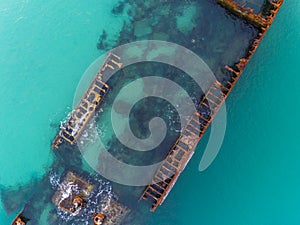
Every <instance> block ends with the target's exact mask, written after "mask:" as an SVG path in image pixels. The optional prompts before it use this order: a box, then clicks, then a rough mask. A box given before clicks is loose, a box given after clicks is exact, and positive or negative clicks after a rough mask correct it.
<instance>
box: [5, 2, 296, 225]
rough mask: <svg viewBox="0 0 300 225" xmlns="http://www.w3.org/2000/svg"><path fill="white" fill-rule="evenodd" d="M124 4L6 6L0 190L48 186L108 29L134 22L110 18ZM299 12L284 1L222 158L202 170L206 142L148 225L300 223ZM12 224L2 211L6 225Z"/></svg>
mask: <svg viewBox="0 0 300 225" xmlns="http://www.w3.org/2000/svg"><path fill="white" fill-rule="evenodd" d="M116 2H117V1H101V3H100V2H99V1H88V2H85V3H84V2H73V1H64V2H59V1H52V2H51V3H44V2H42V1H35V2H30V1H10V2H4V1H0V21H1V24H2V25H1V26H0V54H1V57H0V78H1V84H2V88H1V89H0V96H1V98H0V104H1V110H0V118H1V119H0V120H1V121H0V122H1V126H0V143H1V148H0V151H1V158H0V165H2V169H1V171H0V188H2V187H9V186H16V185H23V184H26V183H27V182H28V181H29V180H30V179H32V178H41V177H42V176H43V174H44V173H45V171H46V170H47V166H49V165H51V164H52V162H53V159H54V157H53V154H52V152H51V151H50V148H49V146H50V142H51V140H52V137H53V136H54V135H55V133H56V126H57V124H59V121H60V120H61V119H62V118H64V117H65V116H66V115H67V113H68V112H69V111H70V109H71V106H72V101H73V95H74V92H75V90H76V86H77V83H78V82H79V80H80V78H81V76H82V74H83V72H84V70H85V69H86V68H87V67H88V65H89V64H90V63H91V62H92V61H93V60H95V59H96V58H97V57H98V56H99V55H100V53H101V52H99V50H97V48H96V43H97V41H98V38H99V36H100V35H101V33H102V30H103V29H105V30H106V31H107V33H108V34H109V38H112V39H114V38H116V37H117V35H118V32H119V31H120V30H121V28H122V26H123V20H124V19H125V20H126V19H127V18H126V17H125V16H123V15H117V16H116V15H112V14H111V13H110V11H111V8H112V7H113V6H114V5H115V3H116ZM299 12H300V3H299V2H298V1H292V0H287V1H286V2H285V4H284V6H283V7H282V9H281V12H280V13H279V15H278V17H277V18H276V20H275V22H274V24H273V25H272V27H271V29H270V30H269V32H268V34H267V35H266V37H265V39H264V40H263V42H262V44H261V45H260V47H259V49H258V51H257V52H256V54H255V56H254V58H253V59H252V61H251V62H250V64H249V65H248V66H247V68H246V71H245V72H244V74H243V75H242V77H241V78H240V80H239V82H238V83H237V85H236V87H235V88H234V90H233V92H232V93H231V94H230V96H229V98H228V100H227V107H228V115H227V116H228V121H227V131H226V136H225V141H224V143H223V146H222V149H221V151H220V153H219V155H218V157H217V159H216V160H215V161H214V163H213V164H212V166H211V167H209V169H208V170H206V171H204V172H202V173H200V172H199V171H198V163H199V161H200V157H201V154H202V151H201V150H202V149H203V148H204V142H202V143H201V144H200V145H199V146H198V148H197V151H196V152H197V153H196V154H195V156H194V158H193V159H192V161H191V163H190V164H189V165H188V167H187V169H186V170H185V171H184V173H183V174H182V176H181V177H180V179H179V180H178V182H177V184H176V185H175V187H174V189H173V191H172V192H171V194H170V195H169V197H168V199H167V201H166V202H165V203H164V204H163V205H162V206H161V207H160V208H159V209H158V210H157V212H156V213H155V214H154V216H151V218H149V223H151V224H159V225H163V224H166V225H167V224H179V225H181V224H205V225H211V224H237V225H240V224H246V225H251V224H280V225H283V224H284V225H285V224H287V225H290V224H299V223H300V212H299V211H300V207H299V202H300V191H299V190H300V177H299V171H300V164H299V159H300V153H299V150H300V147H299V139H300V132H299V131H298V127H299V125H300V119H298V118H297V116H298V115H299V113H300V100H299V99H298V95H297V94H298V92H299V91H298V90H299V89H298V88H299V85H300V78H299V75H298V74H299V72H298V70H299V68H298V64H297V61H298V60H299V58H300V51H299V50H300V42H299V40H300V32H299V27H300V18H299ZM110 24H114V26H111V25H110ZM206 138H207V137H206ZM184 191H186V193H185V194H183V193H184ZM170 212H171V213H170ZM166 215H168V216H170V215H172V217H171V218H169V217H167V216H166ZM11 217H13V215H9V216H8V215H6V214H5V212H4V210H3V209H2V206H1V205H0V224H1V225H2V224H3V225H6V224H9V222H10V221H11Z"/></svg>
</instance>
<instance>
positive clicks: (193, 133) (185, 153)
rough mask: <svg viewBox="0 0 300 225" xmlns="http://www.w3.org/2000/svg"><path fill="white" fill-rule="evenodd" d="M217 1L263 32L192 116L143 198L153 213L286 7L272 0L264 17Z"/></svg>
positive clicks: (279, 0)
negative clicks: (280, 12)
mask: <svg viewBox="0 0 300 225" xmlns="http://www.w3.org/2000/svg"><path fill="white" fill-rule="evenodd" d="M216 2H217V3H219V4H220V5H221V6H222V7H224V8H225V9H226V10H228V11H229V13H230V14H232V15H235V16H237V17H239V18H241V19H243V20H244V21H245V22H247V23H249V24H251V25H253V26H254V27H256V28H257V29H258V30H259V33H258V36H257V37H256V38H255V39H254V40H253V43H251V45H250V47H249V49H248V52H247V54H246V55H245V57H244V58H241V59H240V60H239V62H238V63H236V64H235V65H233V66H229V65H225V66H224V69H225V71H224V72H225V73H226V74H227V75H229V76H230V79H229V80H228V81H227V82H226V83H225V84H221V83H220V82H218V81H216V82H215V83H213V85H212V86H211V87H210V89H209V90H208V92H207V93H206V94H205V96H204V98H203V99H202V101H201V102H200V104H199V106H198V108H197V112H195V113H194V114H193V115H192V117H191V120H190V121H189V122H188V124H187V126H186V127H185V128H184V129H183V131H182V133H181V136H180V137H179V138H178V140H177V141H176V142H175V144H174V145H173V147H172V148H171V150H170V152H169V154H168V155H167V157H166V158H165V160H164V161H163V162H162V163H161V165H160V167H159V168H158V169H157V171H156V173H155V174H154V176H153V179H152V181H151V183H150V184H149V185H148V186H147V187H146V189H145V190H144V192H143V194H142V195H141V199H143V200H149V201H150V202H151V203H152V206H151V211H152V212H154V211H155V210H156V209H157V207H158V206H159V205H161V204H162V203H163V201H164V200H165V199H166V197H167V196H168V194H169V192H170V191H171V189H172V187H173V186H174V184H175V183H176V181H177V179H178V177H179V175H180V174H181V172H182V171H183V170H184V168H185V166H186V165H187V164H188V162H189V160H190V159H191V157H192V155H193V153H194V150H195V148H196V146H197V144H198V142H199V141H200V140H201V138H202V136H203V134H204V133H205V131H206V129H207V128H208V126H209V125H210V123H211V121H212V120H213V118H214V116H215V115H216V114H217V112H218V111H219V109H220V107H221V105H222V104H223V103H224V101H225V99H226V98H227V96H228V94H229V93H230V91H231V90H232V88H233V86H234V85H235V83H236V82H237V80H238V79H239V77H240V75H241V74H242V72H243V71H244V69H245V67H246V65H247V64H248V62H249V61H250V59H251V58H252V56H253V54H254V53H255V51H256V49H257V47H258V45H259V44H260V42H261V40H262V39H263V37H264V36H265V34H266V32H267V30H268V29H269V27H270V26H271V24H272V22H273V20H274V18H275V17H276V15H277V13H278V11H279V9H280V7H281V6H282V4H283V0H271V1H270V2H269V5H268V7H269V10H268V14H267V15H265V16H263V15H262V13H259V14H255V13H253V10H252V9H249V8H246V7H245V6H241V5H239V4H237V3H236V2H234V1H232V0H216Z"/></svg>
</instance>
